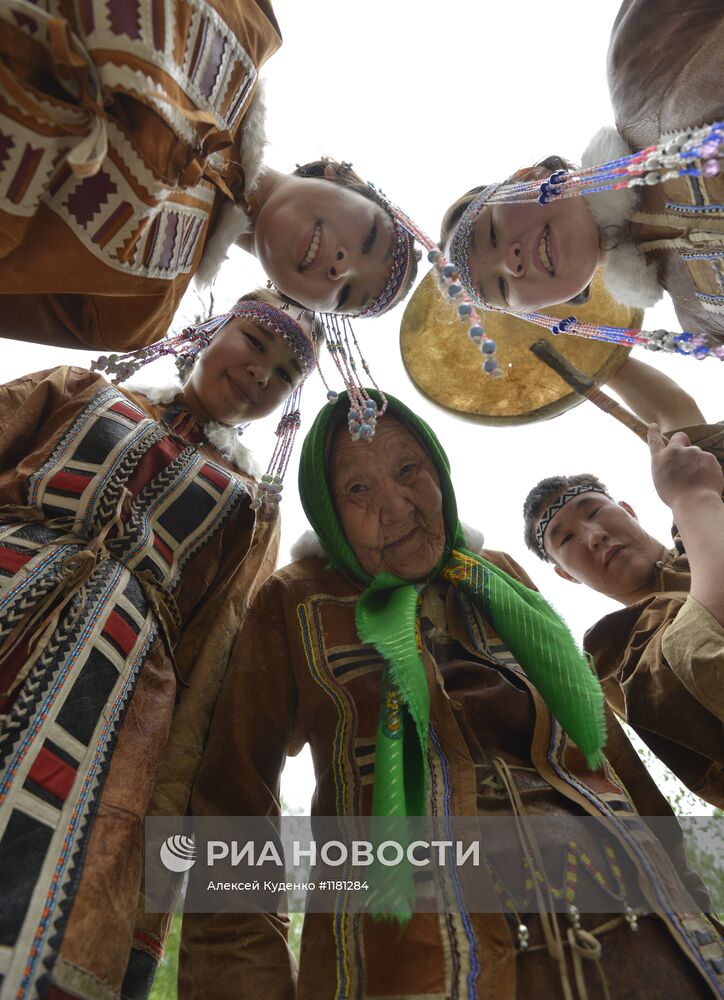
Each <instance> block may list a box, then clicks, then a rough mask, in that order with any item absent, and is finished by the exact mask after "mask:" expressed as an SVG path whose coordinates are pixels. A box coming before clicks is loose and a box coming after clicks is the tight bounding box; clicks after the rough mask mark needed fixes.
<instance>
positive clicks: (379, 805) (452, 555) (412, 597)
mask: <svg viewBox="0 0 724 1000" xmlns="http://www.w3.org/2000/svg"><path fill="white" fill-rule="evenodd" d="M367 391H368V392H369V395H370V396H371V397H372V398H373V399H374V400H375V401H376V402H377V403H378V405H380V404H381V400H380V396H379V394H378V393H377V392H374V391H373V390H367ZM387 400H388V410H387V412H388V413H390V414H392V415H393V416H395V417H397V418H398V419H399V420H400V421H401V422H402V423H403V424H404V425H405V426H406V427H407V428H408V429H409V430H410V431H411V432H412V433H413V434H414V435H415V437H416V438H417V439H418V440H419V441H420V443H421V444H422V445H423V447H424V448H425V450H426V452H427V453H428V455H429V456H430V458H431V459H432V461H433V463H434V465H435V467H436V469H437V472H438V475H439V477H440V488H441V491H442V496H443V517H444V520H445V532H446V544H445V551H444V554H443V556H442V558H441V560H440V562H439V563H438V565H437V566H436V567H435V569H434V570H433V571H432V573H431V574H430V576H429V577H427V578H426V579H425V580H419V581H415V582H410V581H409V580H402V579H400V578H399V577H397V576H394V575H393V574H391V573H378V574H377V575H376V576H374V577H372V576H370V574H369V573H367V572H366V571H365V570H364V569H363V568H362V566H361V565H360V563H359V561H358V559H357V557H356V555H355V553H354V551H353V550H352V547H351V546H350V544H349V542H348V541H347V539H346V538H345V535H344V532H343V531H342V527H341V524H340V522H339V518H338V516H337V512H336V510H335V507H334V503H333V500H332V494H331V490H330V484H329V479H328V468H327V465H328V451H329V445H330V439H331V435H332V434H333V433H334V431H335V430H336V429H337V427H339V426H344V424H345V423H346V412H347V409H348V408H349V401H348V399H347V397H346V395H340V398H339V399H338V400H337V402H336V403H334V404H328V405H327V406H325V407H324V408H323V409H322V410H321V411H320V412H319V413H318V414H317V417H316V419H315V421H314V424H313V425H312V427H311V429H310V431H309V433H308V434H307V436H306V438H305V440H304V444H303V446H302V454H301V460H300V466H299V492H300V494H301V499H302V505H303V507H304V511H305V513H306V515H307V517H308V519H309V521H310V523H311V525H312V527H313V528H314V530H315V532H316V533H317V535H318V536H319V539H320V541H321V543H322V547H323V548H324V551H325V553H326V554H327V557H328V558H329V562H330V564H331V565H332V566H333V567H334V568H335V569H338V570H341V571H342V572H344V573H346V574H348V575H349V576H351V577H354V578H356V579H358V580H360V581H361V582H363V583H365V584H367V589H366V590H365V591H364V593H363V594H362V596H361V597H360V599H359V601H358V603H357V608H356V625H357V633H358V635H359V639H360V641H361V642H363V643H368V644H370V645H372V646H374V647H375V649H376V650H377V651H378V652H379V653H380V655H381V656H382V658H383V660H384V661H385V664H386V671H385V675H384V676H383V682H382V688H381V698H380V717H379V723H378V727H377V742H376V748H375V752H376V764H375V779H374V792H373V808H372V811H373V814H374V815H375V816H414V815H424V814H425V813H426V811H427V808H426V803H427V775H428V764H427V741H428V727H429V721H430V694H429V690H428V686H427V680H426V677H425V669H424V666H423V662H422V657H421V653H420V648H419V646H418V636H417V614H418V602H419V597H420V593H421V591H422V590H423V588H424V587H425V585H426V584H427V583H428V582H429V581H430V580H431V579H434V578H435V577H436V576H441V577H443V578H444V579H447V580H448V581H449V582H450V583H451V584H452V585H453V586H456V587H460V588H461V589H462V590H463V591H464V592H465V593H466V594H467V595H468V597H469V598H470V599H471V601H472V602H473V603H474V604H475V605H476V607H477V608H478V609H479V610H480V611H481V613H482V614H483V615H484V616H485V617H486V618H487V619H488V621H490V623H491V624H492V626H493V628H494V629H495V631H496V632H497V634H498V635H499V636H500V638H501V640H502V641H503V642H504V643H505V645H506V646H507V647H508V649H509V650H510V651H511V653H512V654H513V655H514V656H515V658H516V660H517V661H518V663H519V664H520V665H521V667H522V668H523V669H524V670H525V672H526V674H527V675H528V676H529V677H530V679H531V680H532V682H533V683H534V684H535V686H536V688H537V689H538V691H539V692H540V694H541V695H542V697H543V698H544V699H545V701H546V704H547V705H548V707H549V708H550V710H551V712H552V714H553V715H554V716H555V717H556V719H557V720H558V721H559V722H560V724H561V726H562V727H563V729H564V730H565V731H566V732H567V733H568V735H569V736H570V737H571V739H572V740H573V741H574V742H575V743H576V745H577V746H578V747H579V748H580V750H581V751H582V752H583V754H584V755H585V758H586V760H587V762H588V765H589V767H591V768H592V769H595V768H596V767H598V766H599V764H600V760H601V750H602V747H603V744H604V742H605V735H606V731H605V723H604V715H603V694H602V692H601V687H600V684H599V682H598V678H597V677H596V676H595V675H594V674H593V672H592V671H591V669H590V668H589V666H588V664H587V663H586V661H585V659H584V658H583V656H582V654H581V652H580V651H579V649H578V647H577V646H576V644H575V642H574V640H573V637H572V636H571V633H570V631H569V630H568V627H567V625H566V624H565V622H563V621H562V619H561V618H560V617H559V616H558V614H557V613H556V612H555V611H554V610H553V608H551V606H550V605H549V604H548V603H547V601H545V600H544V598H543V597H541V595H540V594H539V593H537V591H534V590H530V589H529V588H528V587H526V586H525V585H524V584H522V583H519V582H518V581H517V580H514V579H513V578H512V577H510V576H509V575H508V574H507V573H505V572H503V570H500V569H498V568H497V566H493V565H492V563H490V562H488V561H487V560H486V559H483V558H482V556H479V555H476V554H474V553H472V552H470V551H468V550H467V549H466V548H465V538H464V535H463V531H462V528H461V526H460V522H459V520H458V515H457V503H456V501H455V493H454V491H453V487H452V482H451V480H450V464H449V462H448V459H447V455H446V454H445V452H444V451H443V449H442V447H441V445H440V442H439V441H438V439H437V437H436V436H435V434H434V433H433V431H432V429H431V428H430V427H429V426H428V425H427V424H426V423H425V422H424V421H423V420H421V419H420V418H419V417H418V416H416V415H415V414H414V413H412V411H411V410H409V409H408V408H407V407H406V406H405V405H404V403H401V402H400V401H399V400H397V399H395V398H394V397H393V396H390V395H388V396H387ZM380 419H382V420H384V419H385V418H384V417H382V418H380Z"/></svg>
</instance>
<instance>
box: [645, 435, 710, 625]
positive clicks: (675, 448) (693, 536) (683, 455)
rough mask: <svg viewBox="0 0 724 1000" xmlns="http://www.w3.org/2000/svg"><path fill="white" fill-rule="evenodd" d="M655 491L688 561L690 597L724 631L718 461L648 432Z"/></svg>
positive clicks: (677, 439) (677, 438)
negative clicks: (671, 514)
mask: <svg viewBox="0 0 724 1000" xmlns="http://www.w3.org/2000/svg"><path fill="white" fill-rule="evenodd" d="M649 447H650V449H651V474H652V477H653V480H654V486H655V487H656V492H657V493H658V494H659V496H660V497H661V499H662V500H663V501H664V503H665V504H667V505H668V506H669V507H670V508H671V511H672V513H673V515H674V520H675V522H676V526H677V528H678V529H679V533H680V534H681V538H682V540H683V542H684V546H685V548H686V553H687V556H688V557H689V565H690V567H691V590H690V594H691V597H693V598H694V599H695V600H696V601H698V602H699V604H701V605H702V607H704V608H706V610H707V611H708V612H709V613H710V614H711V615H712V616H713V617H714V618H716V620H717V621H718V622H719V624H720V625H721V626H722V627H724V504H723V503H722V490H723V489H724V473H722V469H721V466H720V465H719V463H718V462H717V460H716V458H714V456H713V455H711V454H710V453H708V452H705V451H702V449H701V448H697V447H696V445H692V444H690V443H689V439H688V438H687V436H686V434H682V433H681V432H678V433H676V434H674V435H673V436H672V438H671V441H670V442H669V443H668V444H667V442H666V441H665V440H664V438H663V437H662V435H661V431H660V429H659V428H658V427H657V426H656V425H655V424H652V426H651V427H650V428H649Z"/></svg>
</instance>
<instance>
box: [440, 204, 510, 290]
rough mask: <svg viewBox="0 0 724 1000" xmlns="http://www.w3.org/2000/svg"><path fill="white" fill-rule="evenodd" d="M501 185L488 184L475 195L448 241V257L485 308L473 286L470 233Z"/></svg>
mask: <svg viewBox="0 0 724 1000" xmlns="http://www.w3.org/2000/svg"><path fill="white" fill-rule="evenodd" d="M500 186H501V185H500V184H488V186H487V187H484V188H483V189H482V191H479V192H478V193H477V194H476V195H475V197H474V198H473V200H472V201H471V202H470V204H469V205H468V206H467V208H466V209H465V211H464V212H463V214H462V215H461V216H460V219H459V220H458V224H457V225H456V226H455V229H454V231H453V234H452V236H451V237H450V239H449V241H448V257H449V258H450V262H451V263H452V264H454V265H455V267H456V268H457V269H458V273H459V275H460V280H461V281H462V283H463V285H464V286H465V289H466V290H467V292H468V295H470V296H471V297H472V298H473V299H474V301H475V303H476V305H479V306H480V307H481V308H483V309H487V308H488V305H487V303H486V302H484V301H483V300H482V299H481V298H480V297H479V296H478V295H477V293H476V292H475V289H474V287H473V279H472V278H471V276H470V260H469V257H468V247H469V246H470V234H471V233H472V230H473V226H474V225H475V222H476V220H477V218H478V215H479V214H480V210H481V209H482V207H483V205H485V204H486V203H487V202H488V201H489V200H490V197H491V195H492V194H493V193H494V192H495V191H497V190H498V188H499V187H500Z"/></svg>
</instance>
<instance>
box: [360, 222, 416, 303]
mask: <svg viewBox="0 0 724 1000" xmlns="http://www.w3.org/2000/svg"><path fill="white" fill-rule="evenodd" d="M385 208H387V210H388V211H389V208H388V206H387V205H385ZM391 214H392V213H391ZM393 223H394V226H395V249H394V252H393V254H392V269H391V271H390V276H389V278H388V279H387V282H386V284H385V287H384V288H383V289H382V291H381V292H380V294H379V295H378V296H377V298H376V299H374V300H373V301H372V302H371V303H370V304H369V305H368V306H367V307H366V308H365V309H364V310H363V311H362V312H361V313H358V314H357V315H358V316H359V318H360V319H366V318H367V317H368V316H381V315H382V314H383V313H385V312H387V310H388V309H392V307H393V306H395V305H396V304H397V302H398V301H399V299H400V298H401V297H402V291H403V289H404V287H405V282H406V280H407V276H408V275H409V273H410V268H411V267H412V261H413V254H414V246H415V241H414V239H413V237H412V235H411V234H410V233H409V232H408V231H407V230H406V229H405V227H404V226H403V225H402V224H401V223H400V222H399V220H398V219H396V218H394V216H393Z"/></svg>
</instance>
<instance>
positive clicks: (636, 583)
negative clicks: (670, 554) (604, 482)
mask: <svg viewBox="0 0 724 1000" xmlns="http://www.w3.org/2000/svg"><path fill="white" fill-rule="evenodd" d="M544 545H545V549H546V552H547V553H548V555H549V557H550V558H551V559H552V560H553V561H554V562H555V563H556V564H557V568H558V572H559V575H561V576H564V577H566V578H568V579H571V580H574V581H578V582H579V583H584V584H586V586H588V587H591V589H592V590H596V591H598V592H599V593H600V594H606V595H607V596H608V597H612V598H613V599H614V600H617V601H620V602H621V603H623V604H627V603H630V602H633V601H635V600H638V599H639V597H640V596H641V595H642V594H644V593H647V592H648V588H649V587H650V585H651V583H652V581H653V579H654V574H655V571H656V562H657V560H659V559H660V558H661V557H662V555H663V553H664V546H663V545H662V544H661V542H659V541H657V540H656V539H655V538H652V536H651V535H649V534H648V533H647V532H646V531H644V529H643V528H642V527H641V525H640V524H639V522H638V521H637V520H636V517H635V516H634V514H633V511H632V510H631V508H630V507H628V505H627V504H617V503H615V502H614V501H613V500H611V499H609V497H606V496H604V495H603V494H601V493H581V494H579V495H578V496H576V497H574V498H573V499H572V500H569V501H568V503H567V504H565V506H563V507H561V509H560V510H559V511H558V512H557V513H556V514H555V515H554V516H553V518H552V520H551V522H550V524H549V525H548V529H547V530H546V533H545V536H544ZM561 571H562V572H561Z"/></svg>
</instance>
